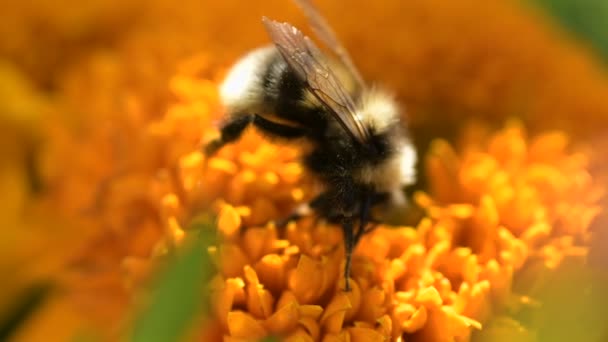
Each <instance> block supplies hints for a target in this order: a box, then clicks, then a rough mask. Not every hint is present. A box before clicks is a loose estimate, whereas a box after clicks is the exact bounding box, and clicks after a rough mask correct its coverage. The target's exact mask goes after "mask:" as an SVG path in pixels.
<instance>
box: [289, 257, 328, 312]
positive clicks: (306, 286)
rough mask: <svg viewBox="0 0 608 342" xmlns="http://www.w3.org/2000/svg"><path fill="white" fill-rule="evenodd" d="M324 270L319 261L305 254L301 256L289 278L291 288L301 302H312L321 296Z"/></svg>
mask: <svg viewBox="0 0 608 342" xmlns="http://www.w3.org/2000/svg"><path fill="white" fill-rule="evenodd" d="M322 274H323V270H322V268H321V265H320V263H319V262H317V261H315V260H313V259H311V258H309V257H308V256H306V255H305V254H302V255H301V256H300V261H299V262H298V266H297V267H296V269H295V272H293V273H292V275H291V276H290V279H289V288H290V289H291V290H292V291H293V293H294V294H295V295H296V297H297V298H298V302H299V303H301V304H308V303H312V302H313V301H314V300H315V299H316V298H318V296H319V288H320V287H321V286H322V282H323V279H321V278H322V277H320V275H322Z"/></svg>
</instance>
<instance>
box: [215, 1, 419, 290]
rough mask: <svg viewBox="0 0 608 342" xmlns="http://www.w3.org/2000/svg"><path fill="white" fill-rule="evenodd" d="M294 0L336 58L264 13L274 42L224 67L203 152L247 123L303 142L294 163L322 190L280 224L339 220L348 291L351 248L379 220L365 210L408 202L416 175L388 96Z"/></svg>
mask: <svg viewBox="0 0 608 342" xmlns="http://www.w3.org/2000/svg"><path fill="white" fill-rule="evenodd" d="M296 3H297V4H298V5H299V6H300V8H301V9H302V10H303V12H304V14H305V15H306V17H307V18H308V20H309V22H310V25H311V27H312V29H313V31H314V32H315V34H316V35H317V36H318V38H319V39H320V40H322V41H323V43H324V44H325V45H326V46H327V47H328V48H329V49H330V50H331V51H332V52H333V54H334V55H335V56H334V57H333V58H330V57H328V56H327V55H325V54H323V53H322V52H321V51H320V50H319V48H318V47H317V46H316V45H315V44H314V43H313V42H312V41H311V40H310V39H309V38H308V37H306V36H305V35H303V34H302V32H301V31H300V30H299V29H297V28H296V27H294V26H293V25H291V24H289V23H280V22H277V21H274V20H271V19H268V18H266V17H263V18H262V23H263V25H264V26H265V28H266V31H267V32H268V35H269V37H270V39H271V41H272V42H273V43H274V44H272V45H270V46H266V47H262V48H258V49H256V50H253V51H251V52H250V53H248V54H247V55H245V56H244V57H243V58H242V59H241V60H239V61H238V62H237V63H236V64H235V65H234V66H233V67H232V69H231V70H230V71H229V72H228V74H227V76H226V78H225V80H224V81H223V83H222V85H221V87H220V97H221V100H222V102H223V105H224V106H225V108H226V110H227V113H228V114H229V115H228V118H227V120H226V121H225V123H224V124H223V125H222V127H221V130H220V133H221V134H220V136H219V137H218V138H217V139H215V140H213V141H211V142H209V143H208V144H207V145H206V146H205V153H206V154H207V155H212V154H213V153H215V152H216V151H217V150H218V149H220V148H221V147H222V146H224V145H225V144H228V143H231V142H234V141H236V140H238V139H239V137H240V136H241V134H242V133H243V131H244V130H245V129H246V128H247V127H250V126H253V127H255V128H256V129H257V130H258V131H259V132H261V133H262V134H264V135H266V136H268V137H269V138H277V139H279V140H283V141H292V140H298V139H299V140H305V141H307V142H308V143H309V144H310V146H311V148H310V150H309V151H307V152H306V153H305V155H304V156H303V159H302V163H303V165H304V166H305V167H306V168H307V169H308V171H309V172H310V173H311V174H312V175H314V176H316V178H318V180H319V181H320V183H321V184H322V185H323V190H322V192H321V193H320V194H318V195H317V196H316V197H315V198H314V199H313V200H312V201H311V202H309V203H307V204H303V205H300V206H299V207H298V208H296V210H295V211H294V212H293V213H292V214H291V215H290V216H289V217H287V218H286V219H285V220H284V221H282V223H281V225H284V224H285V223H286V222H288V221H290V220H296V219H298V218H300V217H302V216H303V215H307V214H308V213H309V212H314V213H316V214H317V215H318V217H320V218H322V219H325V220H327V221H330V222H333V223H337V224H339V225H340V226H341V227H342V231H343V235H344V247H345V267H344V277H345V291H350V284H349V277H350V269H351V258H352V252H353V249H354V248H355V246H356V245H357V243H358V242H359V240H360V239H361V237H362V236H363V235H364V233H365V232H367V231H369V230H370V229H371V228H370V227H369V225H370V224H372V223H374V222H377V220H375V219H374V218H373V217H371V216H372V215H371V210H372V209H373V208H376V207H385V208H386V207H403V206H404V205H405V204H406V198H405V194H404V188H405V187H406V186H408V185H411V184H412V183H414V182H415V179H416V173H415V164H416V159H417V158H416V151H415V148H414V146H413V144H412V143H411V141H410V139H409V136H408V134H407V132H406V130H405V128H404V127H403V125H402V123H401V120H400V119H401V109H400V107H399V106H398V104H397V103H396V101H395V99H394V98H393V97H392V96H391V94H389V93H388V92H386V91H385V90H383V89H382V88H379V87H376V86H369V85H367V84H366V83H365V82H364V81H363V79H362V77H361V76H360V73H359V72H358V70H357V68H356V67H355V66H354V64H353V62H352V60H351V58H350V56H349V55H348V53H347V52H346V49H345V48H344V47H343V46H342V45H341V44H340V42H339V40H338V39H337V38H336V36H335V34H334V33H333V31H332V29H331V28H330V27H329V25H328V24H327V22H326V21H325V19H324V18H323V17H322V16H321V15H320V14H319V12H318V10H317V9H316V7H315V6H314V5H313V4H312V3H311V2H310V1H309V0H296Z"/></svg>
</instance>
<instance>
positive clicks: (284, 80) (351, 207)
mask: <svg viewBox="0 0 608 342" xmlns="http://www.w3.org/2000/svg"><path fill="white" fill-rule="evenodd" d="M262 85H263V87H264V102H265V107H266V108H269V109H271V110H272V111H273V114H274V115H276V116H277V117H279V118H281V119H283V120H285V121H287V122H288V123H289V125H284V124H279V123H276V122H274V121H271V120H268V119H266V118H264V117H263V116H260V115H258V114H250V115H233V116H232V117H231V119H230V121H228V122H227V123H226V125H225V126H223V127H222V129H221V137H220V138H219V139H217V140H215V141H212V142H211V143H210V144H209V145H207V148H206V152H207V153H208V154H211V153H214V152H215V151H217V150H218V149H219V148H220V147H221V146H223V145H224V144H226V143H230V142H233V141H235V140H237V139H238V137H239V136H240V135H241V133H242V132H243V131H244V130H245V128H246V127H247V126H249V125H250V124H253V125H254V126H255V127H257V128H259V129H260V131H261V132H263V133H265V134H267V135H269V136H270V137H280V138H286V139H294V138H306V139H308V140H309V141H310V142H312V143H313V149H312V151H311V152H310V153H309V154H308V155H306V156H304V160H303V162H304V165H305V166H306V167H307V168H308V169H309V170H310V171H311V172H312V173H313V174H315V175H317V176H318V177H319V178H320V180H322V181H323V183H324V184H325V186H326V189H325V192H324V193H322V194H321V195H319V196H318V197H317V198H315V199H314V200H313V201H312V202H311V203H310V207H311V209H313V210H314V211H315V212H316V213H317V214H318V215H319V216H320V217H323V218H325V219H327V220H328V221H331V222H335V223H339V224H341V226H342V229H343V232H344V245H345V250H346V267H345V270H344V276H345V279H346V280H348V277H349V276H350V263H351V255H352V251H353V249H354V248H355V246H356V244H357V243H358V241H359V239H360V238H361V237H362V235H363V234H364V233H365V232H366V231H367V230H366V227H367V225H368V223H369V222H370V221H373V219H372V218H370V210H371V207H373V206H374V205H377V204H380V203H383V202H385V201H386V200H388V195H387V194H385V193H378V192H376V191H375V189H373V188H372V185H370V184H360V183H358V182H357V181H356V180H355V179H354V178H353V172H354V171H356V170H358V169H360V168H361V167H363V166H365V165H369V166H374V165H377V164H379V163H381V162H383V161H384V160H386V159H387V158H389V157H390V156H391V154H392V153H393V151H392V149H391V144H390V140H389V139H390V137H389V136H388V134H390V133H383V134H377V133H375V132H373V131H372V137H371V141H370V142H369V144H366V145H362V144H360V143H358V142H357V141H355V140H354V139H352V138H351V136H350V135H349V134H348V133H347V132H346V131H344V129H343V128H342V127H341V126H340V125H339V124H338V122H336V120H335V119H334V118H333V116H332V115H331V114H330V113H328V112H327V109H326V108H325V107H321V106H311V104H309V103H305V102H304V101H303V98H304V95H305V91H306V89H305V84H304V83H303V82H302V81H300V80H299V79H298V78H297V76H296V75H295V73H293V72H292V70H291V69H290V68H289V67H288V65H287V63H285V61H284V60H283V59H282V58H281V57H280V55H279V54H277V55H276V57H274V58H273V60H272V62H271V63H269V65H268V66H267V69H266V70H265V73H264V76H263V82H262ZM261 114H265V113H261ZM299 217H300V215H299V214H297V213H295V214H292V215H291V216H289V217H288V220H289V219H298V218H299ZM288 220H284V221H282V222H280V225H284V224H286V223H287V222H288ZM345 286H346V290H347V291H348V290H350V285H349V283H348V281H346V285H345Z"/></svg>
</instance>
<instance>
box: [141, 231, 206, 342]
mask: <svg viewBox="0 0 608 342" xmlns="http://www.w3.org/2000/svg"><path fill="white" fill-rule="evenodd" d="M213 231H214V230H213V229H211V228H208V227H201V228H200V229H199V235H198V236H197V237H195V238H193V239H191V240H190V241H187V242H186V243H185V244H184V245H185V246H184V247H183V248H182V249H180V251H179V252H180V253H178V255H177V256H176V257H175V260H173V261H172V262H171V263H170V265H168V266H167V268H166V269H165V270H164V272H162V274H161V275H160V277H159V279H158V282H157V286H156V287H155V289H154V291H153V295H152V297H151V301H150V303H149V306H148V308H147V310H145V311H144V312H142V313H141V315H140V316H139V317H138V319H137V320H136V322H135V326H134V329H133V335H132V341H135V342H140V341H141V342H169V341H171V342H173V341H179V340H180V339H182V338H183V337H184V336H185V334H186V333H187V332H188V329H189V328H190V327H191V325H192V323H194V322H195V319H196V318H197V317H200V316H199V315H200V313H201V311H202V309H203V308H206V307H207V302H208V296H207V295H205V293H206V291H204V286H205V285H206V284H207V283H208V282H209V280H210V278H211V276H212V274H213V273H212V272H213V270H212V264H211V260H210V258H209V255H208V253H207V247H208V246H209V245H211V244H212V242H213Z"/></svg>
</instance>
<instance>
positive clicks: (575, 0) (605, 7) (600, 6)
mask: <svg viewBox="0 0 608 342" xmlns="http://www.w3.org/2000/svg"><path fill="white" fill-rule="evenodd" d="M530 1H531V2H532V3H534V4H537V5H539V6H540V7H541V8H542V9H544V10H545V11H546V12H547V13H549V14H550V15H552V16H553V17H554V18H555V19H557V21H558V22H559V23H560V24H561V25H562V26H563V27H565V28H566V29H567V30H568V31H570V32H571V33H573V34H575V35H576V36H578V37H579V38H581V39H583V40H585V41H587V42H588V43H590V44H591V46H592V47H593V48H595V49H596V50H597V51H598V52H599V53H600V55H601V56H602V57H603V58H604V59H606V60H608V25H606V23H608V1H606V0H530Z"/></svg>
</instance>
